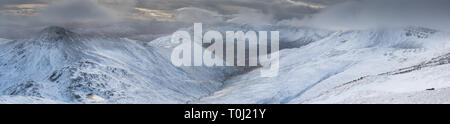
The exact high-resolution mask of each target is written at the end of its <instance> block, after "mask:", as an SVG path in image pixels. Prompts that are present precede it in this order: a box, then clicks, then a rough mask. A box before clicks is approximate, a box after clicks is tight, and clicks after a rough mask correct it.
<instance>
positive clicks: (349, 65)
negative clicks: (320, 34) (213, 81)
mask: <svg viewBox="0 0 450 124" xmlns="http://www.w3.org/2000/svg"><path fill="white" fill-rule="evenodd" d="M449 40H450V35H449V34H447V33H444V32H439V31H436V30H432V29H426V28H417V27H410V28H399V29H374V30H363V31H339V32H335V33H334V34H333V35H331V36H329V37H326V38H323V39H321V40H318V41H315V42H312V43H310V44H308V45H306V46H303V47H300V48H293V49H284V50H282V51H281V53H280V54H281V59H280V75H279V76H278V77H274V78H261V77H259V76H258V74H259V70H258V69H257V70H254V71H252V72H249V73H246V74H244V75H239V76H236V77H233V78H231V79H228V80H227V81H225V83H224V84H225V86H224V88H223V89H222V90H220V91H217V92H215V93H214V94H213V95H212V96H209V97H205V98H202V99H201V100H200V101H198V103H292V104H298V103H308V102H307V101H309V100H311V99H314V98H316V97H317V96H319V95H321V94H322V93H324V92H327V91H328V90H331V89H333V88H335V87H337V86H340V85H343V84H345V83H348V82H350V81H354V80H357V79H360V78H361V77H365V76H368V75H377V74H381V73H385V72H390V71H393V70H397V69H401V68H407V67H411V66H414V65H417V64H419V63H422V62H425V61H429V60H432V59H433V58H434V57H437V56H441V55H445V54H447V53H450V47H449V45H450V44H449V42H448V41H449ZM433 71H435V72H434V73H442V71H444V69H436V70H433ZM424 76H427V75H412V77H417V78H422V77H424ZM440 76H442V77H441V78H444V77H445V76H444V75H440ZM410 81H411V79H408V80H406V79H404V80H394V81H393V82H394V84H395V83H399V85H390V86H391V87H385V88H387V89H392V87H397V88H400V89H401V88H408V87H403V86H402V85H400V84H402V83H403V84H409V82H410ZM428 81H432V80H421V81H418V82H419V83H416V87H419V89H422V90H425V89H427V88H430V87H436V88H442V87H443V86H447V85H446V84H447V83H445V80H444V81H440V82H439V83H437V84H441V85H438V86H431V85H425V86H426V87H425V86H424V85H420V84H427V83H429V82H428ZM442 84H445V85H442ZM343 90H344V91H345V90H347V89H343ZM344 91H343V92H344ZM348 94H351V95H356V96H359V95H361V94H358V93H355V92H351V93H348ZM328 95H334V94H333V93H330V94H328ZM359 97H365V96H359ZM327 98H328V97H327ZM330 98H333V97H330ZM348 98H352V96H348ZM372 102H374V101H372ZM315 103H322V102H321V101H318V102H315ZM324 103H327V102H324ZM369 103H370V102H369Z"/></svg>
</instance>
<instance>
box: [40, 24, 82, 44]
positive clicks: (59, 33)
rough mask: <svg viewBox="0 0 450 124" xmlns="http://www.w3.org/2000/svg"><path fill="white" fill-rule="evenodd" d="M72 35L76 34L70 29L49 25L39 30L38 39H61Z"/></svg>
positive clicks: (69, 37) (70, 37)
mask: <svg viewBox="0 0 450 124" xmlns="http://www.w3.org/2000/svg"><path fill="white" fill-rule="evenodd" d="M74 36H77V34H76V33H74V32H72V31H70V30H67V29H66V28H63V27H58V26H50V27H47V28H45V29H44V30H42V31H41V34H40V36H39V39H45V40H49V41H61V40H69V39H72V38H73V37H74Z"/></svg>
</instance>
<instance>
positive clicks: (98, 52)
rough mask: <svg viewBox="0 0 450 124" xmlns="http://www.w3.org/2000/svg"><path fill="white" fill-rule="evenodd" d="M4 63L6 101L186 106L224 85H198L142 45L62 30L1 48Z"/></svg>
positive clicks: (1, 77) (0, 81) (0, 75)
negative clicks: (10, 99) (7, 99)
mask: <svg viewBox="0 0 450 124" xmlns="http://www.w3.org/2000/svg"><path fill="white" fill-rule="evenodd" d="M0 58H2V59H0V91H1V92H0V94H1V95H4V96H27V97H38V98H43V99H47V100H52V101H60V102H68V103H90V102H89V101H92V100H94V101H96V102H101V103H186V102H188V101H193V100H196V99H199V98H201V97H204V96H207V95H209V94H210V93H211V92H213V91H215V90H216V89H217V88H218V87H219V86H220V82H208V81H205V82H203V81H202V82H200V81H196V80H197V78H195V77H191V76H189V75H187V74H186V73H185V72H184V71H182V70H180V69H178V68H176V67H174V66H172V65H171V64H170V62H169V61H168V60H167V59H165V58H163V57H162V56H161V55H159V54H158V53H156V52H154V51H153V48H151V47H150V46H147V45H145V44H144V43H142V42H139V41H133V40H129V39H108V38H96V37H85V36H81V35H78V34H76V33H73V32H71V31H68V30H66V29H64V28H60V27H49V28H46V29H44V30H43V31H42V32H41V34H40V35H38V36H36V37H35V38H32V39H29V40H17V41H9V42H6V43H2V44H0ZM92 98H97V99H92ZM16 99H17V98H16ZM29 99H32V98H29Z"/></svg>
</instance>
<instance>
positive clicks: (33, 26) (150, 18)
mask: <svg viewBox="0 0 450 124" xmlns="http://www.w3.org/2000/svg"><path fill="white" fill-rule="evenodd" d="M449 6H450V0H0V37H7V38H21V37H22V36H29V35H28V34H27V32H30V33H33V32H36V31H38V30H40V29H42V28H43V27H46V26H50V25H56V26H63V27H66V28H71V29H73V30H79V31H80V32H84V33H100V34H106V35H113V36H134V37H147V38H149V39H152V37H158V36H159V35H164V34H168V33H171V32H173V31H174V30H177V29H178V28H182V27H187V26H191V25H192V23H194V22H202V23H204V24H206V25H208V24H210V25H214V24H217V23H239V24H252V25H278V24H288V25H291V26H314V27H319V28H326V29H330V30H356V29H367V28H375V27H394V26H423V27H430V28H437V29H450V15H449V14H448V13H449V12H450V7H449ZM144 39H145V38H144Z"/></svg>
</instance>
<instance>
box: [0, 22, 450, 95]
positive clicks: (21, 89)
mask: <svg viewBox="0 0 450 124" xmlns="http://www.w3.org/2000/svg"><path fill="white" fill-rule="evenodd" d="M183 30H188V31H191V32H192V28H188V29H183ZM207 30H216V31H219V32H224V31H238V30H243V31H248V30H256V31H260V30H263V31H272V30H279V31H280V45H281V46H280V48H281V51H280V52H281V53H280V55H281V57H280V74H279V76H278V77H273V78H262V77H260V68H249V67H175V66H173V65H172V64H170V63H171V62H170V61H169V58H170V54H171V51H172V49H173V48H174V47H176V46H177V45H178V44H174V43H172V42H170V41H171V39H170V38H171V37H170V36H166V37H161V38H158V39H156V40H154V41H152V42H149V43H144V42H140V41H135V40H130V39H113V38H102V37H88V36H82V35H79V34H77V33H74V32H71V31H69V30H66V29H64V28H60V27H50V28H46V29H44V30H43V31H42V32H41V33H40V35H38V36H36V37H34V38H32V39H28V40H14V41H13V40H6V39H0V58H1V59H0V103H246V104H247V103H292V104H298V103H449V102H450V97H449V95H447V94H448V93H447V91H448V89H449V88H450V84H449V83H446V82H447V81H449V80H450V79H449V78H448V76H449V75H450V73H448V72H447V71H446V70H448V69H450V68H449V67H450V65H448V63H449V62H450V59H448V58H449V53H450V42H448V41H450V34H449V33H446V32H442V31H438V30H433V29H427V28H420V27H407V28H389V29H372V30H350V31H327V30H320V29H315V28H307V27H287V26H258V27H254V26H250V25H216V26H211V27H206V28H205V29H204V31H207ZM191 34H192V33H191Z"/></svg>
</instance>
